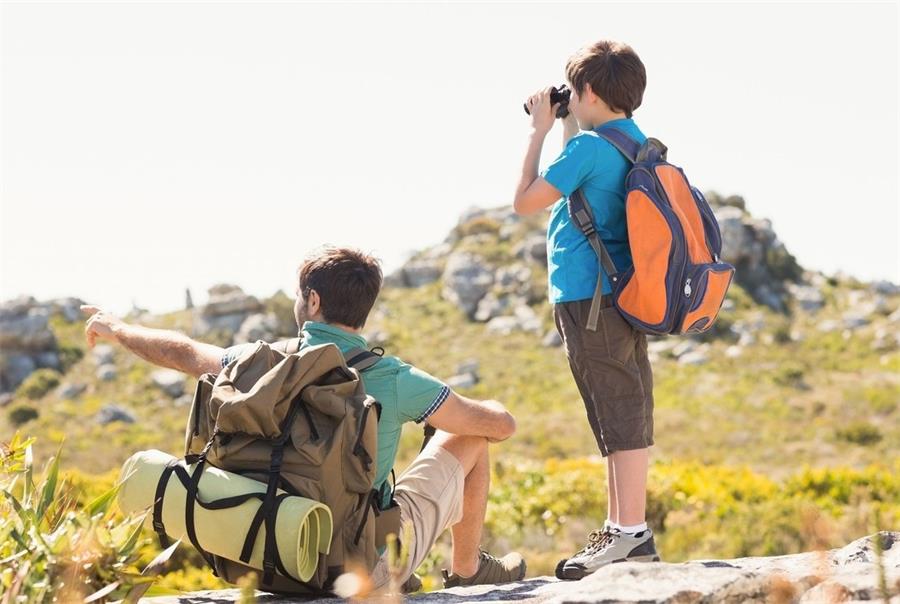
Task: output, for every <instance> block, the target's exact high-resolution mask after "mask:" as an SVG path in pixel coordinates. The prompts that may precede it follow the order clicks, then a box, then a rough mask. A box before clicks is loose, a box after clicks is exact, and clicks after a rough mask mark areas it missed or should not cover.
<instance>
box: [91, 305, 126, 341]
mask: <svg viewBox="0 0 900 604" xmlns="http://www.w3.org/2000/svg"><path fill="white" fill-rule="evenodd" d="M81 312H83V313H85V314H87V315H89V318H88V320H87V326H86V327H85V328H84V334H85V336H86V337H87V342H88V346H90V347H91V348H93V347H94V344H95V343H96V341H97V339H98V338H99V339H101V340H109V341H111V342H116V341H118V340H117V338H116V334H115V329H116V328H117V327H119V326H121V325H123V323H122V320H121V319H119V318H118V317H115V316H113V315H111V314H109V313H107V312H104V311H103V310H100V309H99V308H97V307H96V306H90V305H87V304H85V305H84V306H82V307H81Z"/></svg>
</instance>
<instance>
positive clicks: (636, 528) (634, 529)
mask: <svg viewBox="0 0 900 604" xmlns="http://www.w3.org/2000/svg"><path fill="white" fill-rule="evenodd" d="M618 529H619V530H620V531H622V532H623V533H628V534H629V535H634V534H635V533H640V532H641V531H646V530H647V523H646V522H642V523H640V524H635V525H633V526H623V525H619V526H618Z"/></svg>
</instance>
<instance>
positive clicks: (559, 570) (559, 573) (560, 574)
mask: <svg viewBox="0 0 900 604" xmlns="http://www.w3.org/2000/svg"><path fill="white" fill-rule="evenodd" d="M568 561H569V559H568V558H563V559H562V560H560V561H559V562H557V563H556V571H555V574H556V578H557V579H560V580H562V581H565V580H566V576H565V573H564V568H565V566H566V562H568Z"/></svg>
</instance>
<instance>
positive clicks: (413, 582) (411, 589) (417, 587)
mask: <svg viewBox="0 0 900 604" xmlns="http://www.w3.org/2000/svg"><path fill="white" fill-rule="evenodd" d="M400 591H401V592H402V593H405V594H413V593H416V592H417V591H422V577H420V576H419V575H417V574H416V573H413V574H411V575H410V576H409V579H407V580H406V582H405V583H404V584H403V585H401V586H400Z"/></svg>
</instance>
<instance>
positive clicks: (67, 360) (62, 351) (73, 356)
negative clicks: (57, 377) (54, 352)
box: [59, 345, 84, 373]
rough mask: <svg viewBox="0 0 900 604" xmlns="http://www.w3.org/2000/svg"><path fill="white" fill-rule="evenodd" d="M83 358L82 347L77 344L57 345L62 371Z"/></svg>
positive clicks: (65, 370)
mask: <svg viewBox="0 0 900 604" xmlns="http://www.w3.org/2000/svg"><path fill="white" fill-rule="evenodd" d="M83 358H84V349H83V348H81V347H79V346H66V345H61V346H60V347H59V363H60V365H62V370H63V373H65V372H67V371H68V370H69V369H71V368H72V366H73V365H75V364H76V363H77V362H78V361H80V360H81V359H83Z"/></svg>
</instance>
